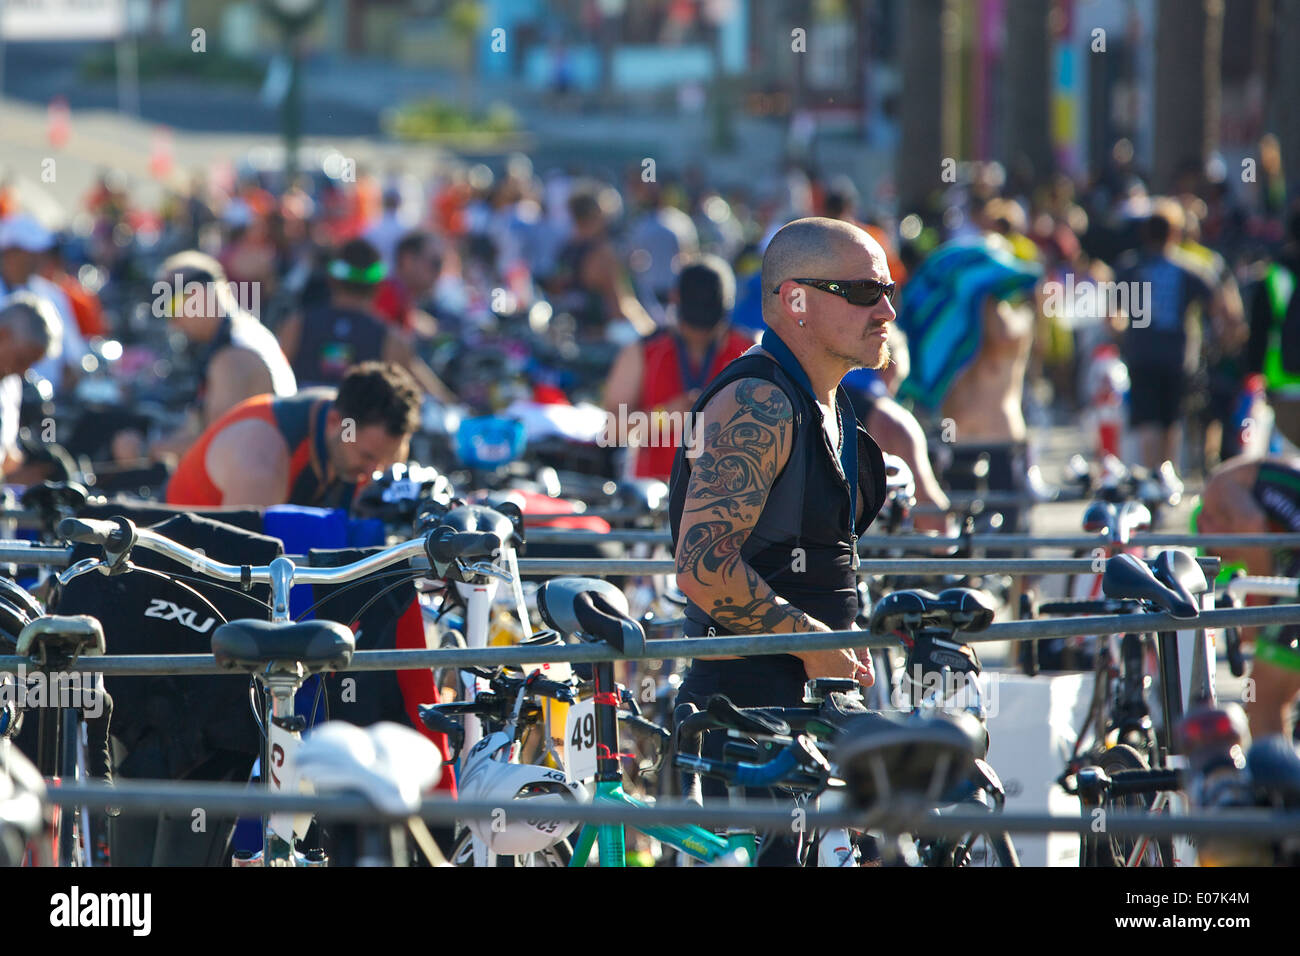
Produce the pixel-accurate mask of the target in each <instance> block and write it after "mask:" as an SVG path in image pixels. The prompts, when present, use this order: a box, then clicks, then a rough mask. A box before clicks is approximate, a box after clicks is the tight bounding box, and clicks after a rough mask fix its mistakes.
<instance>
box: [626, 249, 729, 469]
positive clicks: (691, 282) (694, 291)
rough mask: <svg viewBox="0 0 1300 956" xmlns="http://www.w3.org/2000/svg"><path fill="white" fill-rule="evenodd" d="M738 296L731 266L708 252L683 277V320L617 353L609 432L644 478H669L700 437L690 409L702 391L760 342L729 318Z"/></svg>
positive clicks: (678, 300)
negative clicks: (683, 451)
mask: <svg viewBox="0 0 1300 956" xmlns="http://www.w3.org/2000/svg"><path fill="white" fill-rule="evenodd" d="M735 299H736V278H735V276H734V275H732V272H731V268H730V267H729V266H728V265H727V264H726V263H725V262H723V261H722V260H721V259H719V258H717V257H716V256H705V257H703V258H702V259H700V260H699V261H698V262H694V263H691V264H690V265H687V266H686V267H684V268H683V269H682V271H681V273H680V274H679V275H678V277H677V288H676V289H675V290H674V294H673V302H674V304H675V311H676V315H677V323H676V325H675V326H674V327H672V328H668V329H661V330H660V331H658V332H655V333H654V334H653V335H650V336H647V337H646V338H644V339H642V340H641V341H639V342H634V343H632V344H631V345H629V346H628V347H627V348H625V349H623V351H622V352H621V353H619V356H618V358H617V359H615V361H614V367H613V368H612V369H611V370H610V373H609V379H608V380H607V381H606V383H605V402H604V404H605V410H606V411H607V412H609V414H610V424H609V426H608V427H607V429H606V431H607V435H606V437H607V438H612V440H613V441H614V442H615V443H616V444H618V445H619V446H620V447H627V448H629V449H630V451H631V454H632V455H633V456H634V460H633V463H632V473H633V474H634V475H635V476H636V477H638V478H658V479H660V480H662V481H667V480H668V477H669V475H671V474H672V470H673V457H674V456H675V455H676V453H677V448H678V446H679V445H680V444H681V443H682V442H683V441H690V440H692V439H693V438H694V437H695V436H694V433H693V431H692V429H691V427H690V422H689V421H687V419H686V416H687V415H688V414H689V412H690V409H691V406H692V405H694V404H695V400H696V399H697V398H699V396H700V392H701V390H702V389H703V388H704V386H706V385H707V384H708V383H709V382H711V381H712V380H713V379H714V378H715V377H716V376H717V374H718V373H719V372H721V371H722V370H723V368H725V367H726V366H727V364H728V363H729V362H731V360H732V359H734V358H737V357H739V356H740V355H742V354H743V353H744V352H745V351H746V350H747V349H749V348H750V347H751V346H752V345H753V344H754V340H753V339H751V338H749V337H748V336H746V335H744V334H743V333H742V332H740V331H738V330H736V329H734V328H732V326H731V323H730V322H729V321H727V319H728V316H729V315H730V312H731V307H732V306H733V305H734V304H735ZM611 433H612V434H611Z"/></svg>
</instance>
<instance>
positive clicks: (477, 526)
mask: <svg viewBox="0 0 1300 956" xmlns="http://www.w3.org/2000/svg"><path fill="white" fill-rule="evenodd" d="M515 510H516V511H517V510H518V508H516V509H515ZM435 527H446V528H451V529H453V530H454V531H487V532H489V533H491V534H494V535H496V536H497V537H498V538H500V539H501V541H502V542H506V541H509V542H511V543H512V544H514V545H516V546H517V545H519V544H522V543H523V538H522V537H521V536H520V535H519V534H518V532H517V529H516V527H515V522H514V521H512V520H511V519H510V517H509V515H507V514H505V513H504V512H502V511H499V510H497V509H496V508H488V507H485V506H483V505H458V506H457V507H455V508H452V509H451V510H449V511H448V512H447V513H446V514H444V515H442V516H441V517H440V518H438V519H436V524H435Z"/></svg>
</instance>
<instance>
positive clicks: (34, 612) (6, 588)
mask: <svg viewBox="0 0 1300 956" xmlns="http://www.w3.org/2000/svg"><path fill="white" fill-rule="evenodd" d="M0 597H2V598H4V599H5V600H6V601H8V602H9V603H10V604H13V605H14V606H15V607H18V608H21V609H22V610H23V611H24V612H25V613H26V614H27V617H28V618H38V617H44V616H45V608H44V607H43V606H42V605H41V602H40V601H38V600H36V598H35V597H33V596H32V595H31V593H30V592H29V591H27V589H26V588H23V587H22V586H20V585H19V584H17V583H16V582H14V581H11V580H10V579H9V578H5V577H0Z"/></svg>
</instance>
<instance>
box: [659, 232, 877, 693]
mask: <svg viewBox="0 0 1300 956" xmlns="http://www.w3.org/2000/svg"><path fill="white" fill-rule="evenodd" d="M762 276H763V289H764V293H765V294H764V303H763V319H764V321H765V322H766V324H767V326H768V331H767V332H765V333H764V335H763V338H762V341H761V343H760V344H759V345H758V346H757V347H755V348H753V349H751V350H749V351H748V352H746V353H745V354H744V355H742V356H741V357H740V358H738V359H736V360H735V361H733V362H731V363H730V364H729V365H728V366H727V367H726V368H725V369H723V370H722V372H721V373H720V375H719V376H718V377H717V378H716V379H714V381H713V382H712V383H710V385H709V386H708V387H707V388H706V389H705V391H704V393H703V394H702V395H701V396H700V399H699V400H698V401H697V402H696V405H695V408H694V409H693V414H695V415H696V416H698V418H697V420H696V422H695V426H696V427H695V431H694V433H695V434H696V435H699V436H702V437H701V439H699V440H697V442H696V443H695V447H693V448H683V449H682V450H681V451H679V452H678V455H677V459H676V461H675V463H674V466H673V475H672V489H671V496H670V522H671V526H672V529H673V537H674V547H675V550H676V559H677V583H678V586H679V587H681V589H682V591H683V592H684V593H685V594H686V596H687V597H688V598H689V599H690V603H689V604H688V606H687V610H686V618H687V624H686V629H685V632H686V636H688V637H692V636H698V635H708V634H714V635H719V634H761V633H773V632H791V631H793V632H808V633H814V632H819V631H828V630H848V629H849V628H851V627H852V626H853V623H854V619H855V617H856V616H857V612H858V602H857V592H856V583H857V570H856V569H857V566H858V561H857V540H858V536H859V535H860V534H862V532H863V531H865V530H866V528H867V526H868V525H870V523H871V521H872V520H873V519H874V518H875V516H876V514H877V512H878V511H879V510H880V507H881V504H882V502H883V500H884V491H885V473H884V462H883V459H882V457H881V453H880V449H879V447H878V446H877V445H876V443H875V442H874V441H873V440H872V439H871V437H870V436H869V435H868V434H867V432H866V430H865V429H863V428H862V427H860V426H859V424H858V422H857V420H856V418H855V417H854V413H853V406H852V404H851V403H850V401H849V398H848V395H847V393H846V392H845V390H844V389H843V388H842V387H841V386H840V380H841V379H843V378H844V376H845V374H847V373H848V372H849V370H851V369H854V368H880V367H882V366H883V365H885V364H886V363H887V362H888V360H889V349H888V347H887V345H886V341H885V340H886V337H887V330H888V324H889V323H890V322H892V321H893V320H894V317H895V316H894V309H893V307H892V305H891V303H890V296H891V295H892V293H893V282H892V280H891V278H890V274H889V266H888V263H887V261H886V258H885V252H884V250H883V249H881V248H880V245H879V244H878V243H877V242H876V241H875V240H874V239H872V238H871V236H869V235H868V234H867V233H866V232H864V231H862V230H861V229H859V228H857V227H856V226H854V225H852V224H849V223H844V222H839V221H836V220H833V219H823V218H808V219H799V220H796V221H794V222H792V223H790V224H788V225H786V226H785V227H783V228H782V229H781V230H780V231H779V232H777V233H776V235H775V236H774V237H773V239H772V242H771V243H770V244H769V246H768V248H767V252H766V254H765V255H764V257H763V269H762ZM846 475H847V476H848V478H847V479H846V477H845V476H846ZM869 662H870V655H869V654H868V655H863V659H861V660H859V658H858V655H857V654H856V653H855V652H854V651H851V650H843V651H808V652H804V653H795V654H793V655H786V654H781V655H770V656H763V657H749V658H743V659H713V660H696V661H695V662H694V665H693V667H692V668H691V672H690V674H689V675H688V676H687V678H686V681H685V682H684V684H683V685H682V688H681V692H680V693H681V696H680V697H679V699H680V700H689V701H693V702H697V703H699V704H701V705H703V704H704V703H705V702H707V699H708V697H709V696H710V695H711V694H713V693H725V694H728V695H729V696H731V698H732V700H733V701H734V702H735V703H737V704H739V705H740V706H762V705H773V706H776V705H797V704H799V703H800V702H801V701H802V699H803V685H804V682H805V681H806V680H808V679H810V678H814V677H851V678H855V679H857V680H858V681H859V682H860V683H861V684H862V685H864V686H869V685H870V684H871V682H872V680H873V676H872V672H871V666H870V663H869Z"/></svg>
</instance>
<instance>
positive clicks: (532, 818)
mask: <svg viewBox="0 0 1300 956" xmlns="http://www.w3.org/2000/svg"><path fill="white" fill-rule="evenodd" d="M511 743H512V742H511V738H510V735H509V734H504V733H495V734H492V735H491V736H489V737H485V738H484V739H482V740H480V741H479V742H478V743H477V744H475V745H474V749H472V750H471V751H470V752H469V753H468V754H467V755H466V757H465V762H464V765H463V772H462V773H461V777H460V786H459V790H460V798H461V799H462V800H474V801H480V800H482V801H486V802H488V803H496V804H499V805H500V807H501V813H498V814H494V815H493V817H491V818H490V819H478V820H470V821H467V826H468V827H469V831H470V832H471V833H472V834H473V835H474V837H475V838H476V839H478V840H479V841H481V842H482V843H484V844H485V845H486V846H487V847H488V848H489V849H490V850H491V851H492V852H493V853H496V854H498V855H500V856H520V855H523V854H528V853H540V852H541V851H542V850H545V849H546V848H547V847H551V846H554V845H555V844H557V843H559V842H560V841H561V840H563V839H564V838H565V837H567V836H568V835H569V834H570V833H571V832H572V831H573V828H574V827H575V826H577V824H576V823H574V822H572V821H563V820H559V819H555V818H554V817H553V816H550V815H549V814H551V812H552V808H555V809H559V808H560V807H562V806H563V805H564V804H567V803H574V802H577V801H579V800H581V799H583V798H584V797H585V796H586V791H584V790H583V789H582V787H581V786H580V785H579V784H577V783H573V782H570V781H569V779H568V777H567V776H566V775H565V773H564V771H562V770H552V769H551V768H549V767H540V766H537V765H536V764H518V763H510V748H511Z"/></svg>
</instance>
